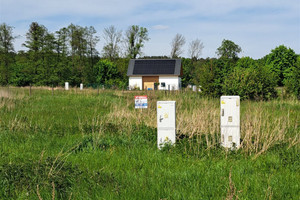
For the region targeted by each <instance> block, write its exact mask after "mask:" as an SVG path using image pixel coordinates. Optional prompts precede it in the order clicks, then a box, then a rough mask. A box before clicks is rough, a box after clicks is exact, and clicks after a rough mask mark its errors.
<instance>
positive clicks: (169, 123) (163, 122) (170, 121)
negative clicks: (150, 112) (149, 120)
mask: <svg viewBox="0 0 300 200" xmlns="http://www.w3.org/2000/svg"><path fill="white" fill-rule="evenodd" d="M175 141H176V102H175V101H158V102H157V147H158V148H159V149H160V148H161V147H163V146H164V145H165V144H166V143H168V144H175Z"/></svg>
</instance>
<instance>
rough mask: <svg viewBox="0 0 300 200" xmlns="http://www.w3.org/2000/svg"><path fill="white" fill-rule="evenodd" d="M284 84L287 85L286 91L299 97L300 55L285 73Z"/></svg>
mask: <svg viewBox="0 0 300 200" xmlns="http://www.w3.org/2000/svg"><path fill="white" fill-rule="evenodd" d="M284 85H285V86H286V87H287V91H288V92H290V93H292V94H294V95H296V97H297V98H298V99H300V56H298V58H297V62H296V64H295V66H294V67H292V68H291V69H290V71H289V72H287V73H286V79H285V80H284Z"/></svg>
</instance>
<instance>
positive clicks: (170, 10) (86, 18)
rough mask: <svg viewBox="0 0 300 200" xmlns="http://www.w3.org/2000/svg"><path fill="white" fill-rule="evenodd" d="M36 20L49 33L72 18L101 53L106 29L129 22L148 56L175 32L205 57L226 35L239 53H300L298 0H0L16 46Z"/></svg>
mask: <svg viewBox="0 0 300 200" xmlns="http://www.w3.org/2000/svg"><path fill="white" fill-rule="evenodd" d="M32 22H38V23H39V24H42V25H44V26H45V27H47V29H48V30H49V31H50V32H55V31H57V30H59V29H60V28H63V27H67V26H68V25H69V24H71V23H73V24H75V25H80V26H93V27H94V28H95V29H96V30H97V35H98V36H99V37H100V42H99V44H98V46H97V49H98V51H99V52H101V50H102V47H103V45H104V39H103V29H104V28H107V27H109V26H111V25H114V26H115V27H116V28H117V29H118V30H122V31H123V32H125V31H126V30H127V29H128V27H129V26H131V25H139V26H142V27H145V28H147V29H148V31H149V37H150V40H149V41H148V42H146V43H145V47H144V48H143V55H144V56H162V55H166V56H169V55H170V52H171V41H172V39H173V38H174V37H175V35H176V34H177V33H179V34H182V35H183V36H184V37H185V39H186V44H185V46H184V48H183V49H184V53H183V54H182V56H184V57H188V47H189V43H190V42H191V41H192V40H195V39H200V40H201V41H202V42H203V44H204V49H203V51H202V55H201V57H203V58H207V57H217V55H216V50H217V48H218V47H219V46H220V45H221V44H222V40H223V39H226V40H231V41H233V42H234V43H236V44H238V45H239V46H240V47H241V48H242V53H240V54H239V56H240V57H243V56H249V57H252V58H254V59H258V58H262V57H264V56H265V55H267V54H269V53H270V52H271V50H272V49H274V48H276V47H277V46H279V45H285V46H287V47H289V48H292V49H293V50H294V51H295V52H296V53H297V54H300V1H299V0H127V1H126V0H109V1H106V0H0V23H6V24H8V25H10V26H13V27H14V35H15V36H18V38H17V39H16V40H15V50H16V51H18V50H26V48H25V47H22V43H24V41H25V39H26V37H25V35H26V32H27V31H28V29H29V26H30V24H31V23H32Z"/></svg>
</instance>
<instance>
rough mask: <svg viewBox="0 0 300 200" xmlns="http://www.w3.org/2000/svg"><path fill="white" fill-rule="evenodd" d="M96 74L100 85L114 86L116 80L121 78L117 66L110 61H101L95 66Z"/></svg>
mask: <svg viewBox="0 0 300 200" xmlns="http://www.w3.org/2000/svg"><path fill="white" fill-rule="evenodd" d="M95 74H96V81H97V84H99V85H100V84H101V85H103V84H107V85H112V84H114V83H115V79H116V78H118V77H119V73H118V69H117V66H116V65H115V64H114V63H113V62H111V61H108V60H100V61H99V62H98V63H97V64H96V65H95Z"/></svg>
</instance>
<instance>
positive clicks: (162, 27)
mask: <svg viewBox="0 0 300 200" xmlns="http://www.w3.org/2000/svg"><path fill="white" fill-rule="evenodd" d="M152 28H153V29H154V30H166V29H169V26H166V25H155V26H152Z"/></svg>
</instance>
